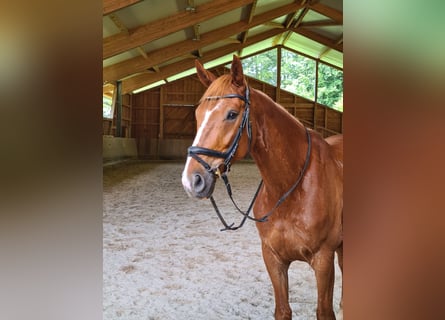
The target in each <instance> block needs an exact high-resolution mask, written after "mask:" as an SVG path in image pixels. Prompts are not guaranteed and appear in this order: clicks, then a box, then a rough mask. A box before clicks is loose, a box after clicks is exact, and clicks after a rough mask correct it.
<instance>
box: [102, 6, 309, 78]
mask: <svg viewBox="0 0 445 320" xmlns="http://www.w3.org/2000/svg"><path fill="white" fill-rule="evenodd" d="M299 7H301V5H300V4H298V3H291V4H287V5H284V6H282V7H279V8H276V9H273V10H270V11H268V12H265V13H262V14H260V15H258V16H256V17H254V18H253V20H252V22H251V23H250V24H249V23H247V22H245V21H240V22H236V23H233V24H231V25H228V26H226V27H222V28H219V29H217V30H213V31H210V32H207V33H205V34H201V38H200V41H193V40H185V41H182V42H179V43H176V44H173V45H170V46H167V47H165V48H162V49H159V50H156V51H153V52H150V53H147V56H148V58H147V59H144V58H142V57H135V58H131V59H128V60H125V61H122V62H119V63H116V64H114V65H111V66H109V67H105V68H104V69H103V79H104V81H107V80H119V79H122V78H124V77H126V76H128V75H131V74H133V73H137V72H143V71H144V70H146V69H148V68H151V67H152V66H154V65H158V64H161V63H163V62H165V61H168V60H170V59H173V58H176V57H180V56H181V55H184V54H187V53H189V52H192V51H195V50H198V49H200V48H202V47H204V46H207V45H209V44H212V43H215V42H217V41H220V40H224V39H226V38H228V37H230V36H232V35H234V34H238V33H239V32H240V31H245V30H247V29H249V28H252V27H255V26H257V25H260V24H263V23H265V22H267V21H269V20H272V19H275V18H278V17H280V16H282V15H285V14H286V13H289V12H290V11H293V10H297V9H298V8H299ZM277 30H281V32H283V31H285V30H287V29H277Z"/></svg>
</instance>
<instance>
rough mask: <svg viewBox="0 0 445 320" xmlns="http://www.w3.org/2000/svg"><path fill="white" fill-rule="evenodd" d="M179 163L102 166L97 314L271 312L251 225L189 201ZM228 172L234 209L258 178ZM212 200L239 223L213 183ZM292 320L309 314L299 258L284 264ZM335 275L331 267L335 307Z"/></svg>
mask: <svg viewBox="0 0 445 320" xmlns="http://www.w3.org/2000/svg"><path fill="white" fill-rule="evenodd" d="M183 165H184V163H182V162H181V163H180V162H164V163H162V162H134V163H126V164H121V165H117V166H111V167H106V168H104V176H103V206H104V212H103V319H106V320H108V319H132V320H133V319H134V320H136V319H137V320H140V319H175V320H176V319H203V320H204V319H205V320H208V319H273V312H274V299H273V291H272V285H271V282H270V280H269V276H268V274H267V271H266V268H265V266H264V263H263V260H262V257H261V247H260V239H259V236H258V233H257V230H256V228H255V225H254V223H252V222H251V221H247V222H246V224H245V225H244V227H243V228H241V229H239V230H237V231H234V232H233V231H225V232H220V231H219V230H220V228H221V227H222V226H221V224H220V222H219V220H218V218H217V217H216V214H215V212H214V211H213V207H212V206H211V204H210V202H209V201H208V200H201V201H198V200H194V199H189V198H188V197H187V195H186V193H185V192H184V190H183V189H182V185H181V172H182V169H183ZM230 179H231V183H232V188H233V191H234V196H235V198H236V199H237V200H238V202H239V203H240V204H241V206H242V208H246V207H247V206H248V203H249V201H250V200H251V197H252V196H253V194H254V192H255V189H256V187H257V185H258V183H259V180H260V178H259V175H258V172H257V169H256V167H255V165H254V164H252V163H237V164H235V165H234V166H233V167H232V172H231V173H230ZM215 199H216V201H217V202H218V204H219V205H220V209H221V211H222V212H224V213H225V214H226V217H227V220H228V222H229V221H237V222H238V221H239V220H240V218H241V217H240V215H239V214H237V213H235V212H234V210H233V209H232V206H231V204H230V203H229V200H228V198H227V196H226V195H225V190H223V185H222V182H221V181H218V182H217V188H216V190H215ZM289 282H290V283H289V288H290V293H289V296H290V303H291V308H292V310H293V319H315V308H316V284H315V276H314V273H313V271H312V269H311V268H310V267H309V265H307V264H306V263H303V262H294V263H292V265H291V267H290V270H289ZM340 290H341V273H340V271H339V268H338V266H337V265H336V280H335V292H334V306H335V311H336V312H337V311H338V304H339V301H340V292H341V291H340Z"/></svg>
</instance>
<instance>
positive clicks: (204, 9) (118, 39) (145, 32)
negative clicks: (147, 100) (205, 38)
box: [102, 0, 253, 59]
mask: <svg viewBox="0 0 445 320" xmlns="http://www.w3.org/2000/svg"><path fill="white" fill-rule="evenodd" d="M252 1H253V0H236V1H227V0H214V1H211V2H207V3H204V4H202V5H200V6H197V7H196V9H195V10H194V12H190V11H183V12H179V13H177V14H175V15H172V16H170V17H167V18H164V19H159V20H156V21H153V22H149V23H147V24H145V25H143V26H139V27H136V28H134V29H131V30H129V34H126V33H118V34H116V35H112V36H110V37H107V38H105V39H103V43H102V55H103V59H106V58H109V57H112V56H114V55H116V54H119V53H122V52H124V51H127V50H130V49H133V48H136V47H138V46H142V45H144V44H146V43H148V42H151V41H154V40H156V39H160V38H162V37H165V36H167V35H169V34H171V33H174V32H177V31H180V30H182V29H185V28H188V27H192V26H193V25H195V24H198V23H200V22H202V21H205V20H209V19H211V18H213V17H216V16H218V15H221V14H223V13H225V12H229V11H231V10H234V9H236V8H239V7H242V6H244V5H247V4H249V3H251V2H252Z"/></svg>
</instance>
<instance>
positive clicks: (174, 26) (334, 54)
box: [103, 0, 343, 93]
mask: <svg viewBox="0 0 445 320" xmlns="http://www.w3.org/2000/svg"><path fill="white" fill-rule="evenodd" d="M342 6H343V2H342V0H320V1H310V0H297V1H289V0H211V1H209V0H207V1H205V0H149V1H140V0H103V81H104V83H114V82H116V81H118V80H120V81H122V91H123V93H130V92H133V91H134V90H137V89H140V88H143V87H145V86H147V85H150V84H154V83H157V82H159V81H160V80H165V81H167V82H168V81H169V78H171V77H173V76H175V75H177V74H180V73H182V72H185V71H188V70H189V72H193V71H192V70H191V69H193V67H194V60H195V59H197V58H199V59H200V60H201V61H202V62H203V63H212V62H217V63H219V64H221V63H227V62H229V61H230V60H231V58H230V57H231V55H232V54H237V55H240V56H241V57H243V56H246V55H249V54H252V52H255V51H262V50H264V49H267V48H270V47H273V46H277V45H282V46H284V47H289V48H291V49H294V50H296V51H300V52H302V53H305V54H307V55H309V56H312V57H314V58H316V59H320V60H321V61H325V62H328V63H331V64H334V65H337V66H339V67H342V65H343V10H342ZM252 50H253V51H252ZM226 60H227V61H226Z"/></svg>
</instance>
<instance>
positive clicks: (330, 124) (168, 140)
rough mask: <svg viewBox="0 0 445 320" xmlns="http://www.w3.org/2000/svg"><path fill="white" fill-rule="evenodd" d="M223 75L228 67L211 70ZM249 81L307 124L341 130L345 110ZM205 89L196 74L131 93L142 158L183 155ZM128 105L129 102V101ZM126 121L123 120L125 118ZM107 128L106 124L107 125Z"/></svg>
mask: <svg viewBox="0 0 445 320" xmlns="http://www.w3.org/2000/svg"><path fill="white" fill-rule="evenodd" d="M212 71H213V72H214V73H215V74H217V75H221V74H222V73H224V72H228V70H227V69H224V68H217V69H213V70H212ZM248 82H249V85H250V86H251V87H253V88H255V89H259V90H261V91H263V92H265V93H266V94H267V95H269V96H270V97H271V98H272V99H274V100H276V101H277V100H278V103H279V104H281V105H282V106H284V107H285V108H286V109H287V110H288V111H289V112H290V113H291V114H292V115H294V116H295V117H297V118H298V119H299V120H300V121H302V122H303V123H304V124H305V125H306V126H307V127H309V128H312V129H315V130H316V131H318V132H320V133H321V134H322V135H323V136H324V137H327V136H330V135H332V134H336V133H341V132H342V131H343V130H342V127H343V123H342V121H343V114H342V113H341V112H338V111H336V110H333V109H331V108H328V107H326V106H323V105H320V104H316V105H315V104H314V102H313V101H310V100H307V99H305V98H302V97H300V96H297V95H295V94H292V93H289V92H286V91H284V90H279V89H277V88H276V87H274V86H272V85H269V84H267V83H264V82H261V81H259V80H256V79H253V78H249V79H248ZM204 91H205V88H204V86H203V85H202V84H201V83H200V82H199V80H198V78H197V76H196V75H192V76H189V77H187V78H183V79H180V80H177V81H174V82H171V83H168V84H165V85H163V86H161V87H157V88H154V89H151V90H147V91H144V92H141V93H139V94H134V95H132V96H131V97H129V98H128V99H129V100H125V101H127V102H129V104H130V106H129V108H128V109H127V108H125V110H126V112H127V111H128V112H129V111H130V110H131V112H130V115H129V114H128V113H125V115H126V116H125V117H123V119H125V121H130V122H131V126H130V125H129V122H125V124H126V125H129V131H128V132H129V133H130V134H131V137H133V138H136V142H137V148H138V154H139V157H140V158H148V159H159V158H161V159H174V158H175V159H177V158H184V157H185V155H186V150H187V147H188V146H189V145H190V144H191V142H192V140H193V137H194V136H195V133H196V121H195V116H194V112H195V104H196V103H197V102H198V101H199V99H200V98H201V96H202V95H203V93H204ZM126 106H127V105H126ZM123 122H124V121H123ZM104 132H105V126H104Z"/></svg>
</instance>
